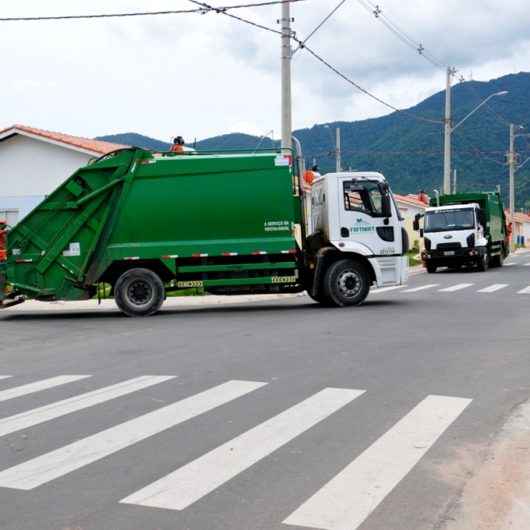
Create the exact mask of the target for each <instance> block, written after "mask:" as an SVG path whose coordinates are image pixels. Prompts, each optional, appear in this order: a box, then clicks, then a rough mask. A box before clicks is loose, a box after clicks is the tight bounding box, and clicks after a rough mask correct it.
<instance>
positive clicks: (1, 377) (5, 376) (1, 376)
mask: <svg viewBox="0 0 530 530" xmlns="http://www.w3.org/2000/svg"><path fill="white" fill-rule="evenodd" d="M10 377H11V376H10V375H0V379H9V378H10Z"/></svg>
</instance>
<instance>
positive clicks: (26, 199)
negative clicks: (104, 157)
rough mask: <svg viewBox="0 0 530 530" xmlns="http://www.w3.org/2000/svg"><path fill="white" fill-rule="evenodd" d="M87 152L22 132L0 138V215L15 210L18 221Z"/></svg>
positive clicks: (86, 157)
mask: <svg viewBox="0 0 530 530" xmlns="http://www.w3.org/2000/svg"><path fill="white" fill-rule="evenodd" d="M90 158H91V156H90V155H88V154H84V153H79V152H77V151H73V150H71V149H67V148H64V147H61V146H58V145H54V144H50V143H47V142H44V141H40V140H34V139H33V138H28V137H26V136H21V135H14V136H12V137H11V138H7V139H5V140H3V141H1V142H0V217H1V216H2V212H5V211H6V210H9V213H8V215H9V216H10V217H11V218H12V217H13V213H12V212H13V210H16V211H17V216H16V217H17V220H18V221H20V219H22V218H23V217H24V216H25V215H26V214H27V213H28V212H29V211H31V210H32V209H33V208H34V207H35V206H36V205H37V204H39V202H40V201H42V199H43V198H44V197H45V196H46V195H48V194H50V193H51V192H52V191H53V190H54V189H55V188H57V186H59V184H61V183H62V182H63V181H64V180H66V178H68V177H69V176H70V175H71V174H72V173H73V172H74V171H76V170H77V169H78V168H79V167H81V166H83V165H85V164H86V163H87V162H88V160H89V159H90Z"/></svg>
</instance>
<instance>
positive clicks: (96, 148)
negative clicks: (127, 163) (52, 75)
mask: <svg viewBox="0 0 530 530" xmlns="http://www.w3.org/2000/svg"><path fill="white" fill-rule="evenodd" d="M8 132H12V134H24V133H26V134H30V135H34V136H40V137H42V138H44V139H47V140H52V141H53V142H58V143H61V144H64V145H66V146H69V147H74V148H77V149H83V150H85V151H90V152H91V153H94V154H95V155H106V154H108V153H110V152H112V151H116V149H123V148H126V147H129V146H128V145H121V144H114V143H111V142H104V141H102V140H92V139H91V138H83V137H81V136H72V135H70V134H63V133H58V132H53V131H46V130H43V129H36V128H35V127H28V126H27V125H20V124H17V125H12V126H11V127H7V128H5V129H3V130H0V136H1V135H4V134H5V133H8Z"/></svg>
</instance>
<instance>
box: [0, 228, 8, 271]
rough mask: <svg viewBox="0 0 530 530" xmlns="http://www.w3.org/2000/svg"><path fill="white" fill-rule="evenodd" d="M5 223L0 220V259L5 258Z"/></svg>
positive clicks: (3, 259)
mask: <svg viewBox="0 0 530 530" xmlns="http://www.w3.org/2000/svg"><path fill="white" fill-rule="evenodd" d="M6 249H7V223H6V222H5V221H0V261H5V260H6V259H7V250H6Z"/></svg>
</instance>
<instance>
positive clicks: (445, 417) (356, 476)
mask: <svg viewBox="0 0 530 530" xmlns="http://www.w3.org/2000/svg"><path fill="white" fill-rule="evenodd" d="M469 403H471V400H470V399H462V398H455V397H446V396H428V397H427V398H425V399H424V400H423V401H422V402H421V403H419V404H418V405H417V406H416V407H415V408H414V409H412V411H411V412H409V413H408V414H407V415H406V416H405V417H404V418H403V419H401V420H400V421H398V422H397V423H396V424H395V425H394V426H393V427H392V428H391V429H390V430H389V431H387V432H386V433H385V434H384V435H383V436H381V438H379V439H378V440H377V441H376V442H375V443H373V444H372V445H371V446H370V447H369V448H368V449H366V451H364V453H362V454H361V455H360V456H359V457H358V458H356V459H355V460H354V461H353V462H352V463H351V464H349V465H348V466H347V467H346V468H344V469H343V470H342V471H341V472H340V473H339V474H338V475H336V476H335V477H334V478H333V479H331V481H330V482H328V483H327V484H326V485H325V486H324V487H323V488H322V489H321V490H319V491H318V492H317V493H316V494H315V495H313V496H312V497H311V498H310V499H309V500H307V501H306V502H305V503H304V504H302V505H301V506H300V507H299V508H298V509H297V510H296V511H295V512H294V513H292V514H291V515H290V516H289V517H288V518H287V519H285V521H283V522H284V523H285V524H289V525H295V526H303V527H310V528H321V529H324V530H356V529H357V528H358V527H359V526H360V525H361V524H362V523H363V521H364V520H365V519H366V518H367V517H368V516H369V515H370V514H371V513H372V512H373V511H374V510H375V508H376V507H377V506H378V505H379V504H380V503H381V502H382V501H383V500H384V498H385V497H386V496H387V495H388V494H389V493H390V492H391V491H392V490H393V489H394V488H395V487H396V486H397V485H398V484H399V482H401V480H402V479H403V478H405V476H406V475H407V474H408V473H409V472H410V471H411V470H412V468H413V467H414V466H415V465H416V464H417V463H418V462H419V461H420V460H421V458H422V457H423V456H424V455H425V453H426V452H427V451H428V450H429V449H430V448H431V447H432V445H433V444H434V443H435V442H436V440H437V439H438V438H439V437H440V436H441V435H442V434H443V433H444V431H445V430H446V429H447V428H448V427H449V426H450V425H451V424H452V423H453V422H454V421H455V420H456V419H457V418H458V416H459V415H460V414H461V413H462V412H463V411H464V409H465V408H466V407H467V406H468V405H469Z"/></svg>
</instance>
